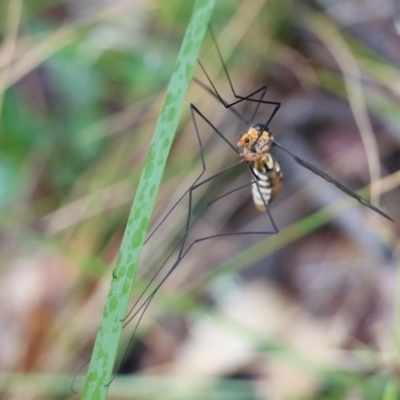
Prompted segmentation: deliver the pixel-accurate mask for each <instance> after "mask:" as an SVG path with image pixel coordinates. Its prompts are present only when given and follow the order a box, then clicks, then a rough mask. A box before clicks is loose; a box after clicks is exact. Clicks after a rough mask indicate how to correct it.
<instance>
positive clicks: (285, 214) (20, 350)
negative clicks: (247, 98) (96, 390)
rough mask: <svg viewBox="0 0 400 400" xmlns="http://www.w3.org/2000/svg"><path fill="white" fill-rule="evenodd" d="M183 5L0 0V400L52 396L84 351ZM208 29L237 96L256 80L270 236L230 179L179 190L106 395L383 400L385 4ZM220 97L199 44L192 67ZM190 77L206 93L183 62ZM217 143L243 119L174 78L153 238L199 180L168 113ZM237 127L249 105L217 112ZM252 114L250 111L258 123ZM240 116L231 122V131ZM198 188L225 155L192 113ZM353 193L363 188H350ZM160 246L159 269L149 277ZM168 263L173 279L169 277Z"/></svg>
mask: <svg viewBox="0 0 400 400" xmlns="http://www.w3.org/2000/svg"><path fill="white" fill-rule="evenodd" d="M192 5H193V3H192V2H191V1H187V2H181V1H175V0H169V1H168V2H165V1H164V2H163V1H157V0H153V1H134V0H132V1H126V0H113V1H109V0H85V1H80V2H78V1H62V0H57V1H48V0H35V1H29V2H28V1H26V2H23V1H22V0H5V2H3V4H2V13H1V14H0V19H1V23H0V35H1V47H0V133H1V136H0V138H1V139H0V140H1V149H0V151H1V157H0V182H1V186H0V207H1V228H0V229H1V232H0V237H1V242H0V246H1V264H0V265H1V266H0V299H1V301H0V369H1V372H0V393H1V398H2V399H3V398H4V399H64V398H65V399H67V398H79V395H73V394H72V392H71V389H70V385H71V383H72V380H73V378H74V375H75V374H78V377H77V379H76V383H75V389H76V390H78V391H79V390H80V388H81V382H82V379H81V376H83V375H84V371H85V369H83V370H80V368H81V366H82V365H83V364H84V363H85V362H86V361H87V360H88V358H89V357H90V354H91V350H92V347H93V344H94V340H95V335H96V332H97V327H98V324H99V321H100V318H101V313H102V309H103V306H104V301H105V297H106V295H107V290H108V288H109V284H110V280H111V278H112V269H113V267H114V265H115V260H116V257H117V255H118V250H119V246H120V243H121V239H122V236H123V233H124V229H125V224H126V221H127V218H128V214H129V210H130V207H131V204H132V201H133V198H134V195H135V188H136V186H137V183H138V179H139V176H140V173H141V168H142V164H143V161H144V159H145V157H146V153H147V150H148V145H149V143H150V140H151V135H152V132H153V130H154V127H155V124H156V120H157V117H158V114H159V112H160V109H161V106H162V102H163V98H164V94H165V88H166V85H167V84H168V81H169V78H170V75H171V73H172V71H173V65H174V61H175V59H176V57H177V54H178V51H179V47H180V43H181V40H182V37H183V35H184V32H185V28H186V25H187V23H188V20H189V17H190V13H191V9H192ZM212 27H213V31H214V33H215V35H216V37H217V42H218V45H219V47H220V49H221V52H222V55H223V58H224V60H225V62H226V65H227V69H228V70H229V73H230V77H231V79H232V81H233V82H234V86H235V89H236V91H237V93H239V94H241V95H245V94H248V93H250V92H252V91H254V90H256V89H258V88H259V87H261V86H263V85H268V93H267V97H266V99H267V100H272V101H277V102H280V103H282V106H281V108H280V110H279V112H278V114H277V115H276V117H275V118H274V119H273V121H272V123H271V124H270V128H271V129H272V131H273V132H274V135H275V138H276V139H277V141H278V142H280V143H281V144H282V145H283V146H285V147H286V148H288V149H290V150H291V151H293V152H295V153H296V154H298V155H300V156H301V157H303V158H304V159H306V160H308V161H310V162H312V163H314V164H316V165H318V166H319V167H320V168H322V169H323V170H324V171H326V172H328V173H329V174H331V175H332V176H334V177H335V178H337V179H338V180H339V181H340V182H342V183H344V184H346V185H347V186H349V187H351V188H352V189H362V188H364V191H363V192H362V194H363V195H364V196H365V197H366V198H370V199H371V201H372V202H373V203H374V204H375V205H377V206H378V207H381V208H382V209H383V210H384V211H385V212H386V213H388V214H389V215H390V216H391V217H392V218H393V219H394V221H395V222H394V223H392V222H390V221H388V220H385V219H384V218H382V217H381V216H379V215H377V214H375V213H374V212H373V211H371V210H369V209H368V208H366V207H364V206H362V205H360V204H359V203H358V202H357V201H355V200H353V199H350V198H348V197H347V196H345V195H343V194H342V193H341V192H340V191H339V190H338V189H337V188H336V187H335V186H333V185H331V184H329V183H327V182H325V181H323V180H322V179H321V178H319V177H318V176H315V175H314V174H312V173H311V172H310V171H308V170H305V169H304V168H302V167H301V166H299V165H298V164H296V163H295V162H294V161H293V160H292V159H291V158H290V157H289V156H287V155H286V154H285V153H283V152H282V151H279V149H276V150H275V149H274V150H273V151H272V152H273V154H274V156H275V157H276V158H277V159H279V161H280V163H281V166H282V169H283V171H284V186H283V189H282V192H281V194H280V195H279V196H278V197H277V198H276V200H274V202H273V203H272V205H271V207H270V211H271V215H272V217H273V219H274V221H275V223H276V225H277V226H278V228H279V230H280V232H279V234H277V235H268V234H263V235H261V234H259V235H250V234H242V235H236V236H223V234H229V233H240V232H250V231H271V230H272V224H271V221H270V219H269V218H268V216H266V215H265V214H260V213H259V212H258V211H257V210H255V208H254V206H253V203H252V199H251V194H250V188H249V187H246V188H244V189H241V190H237V191H234V192H233V193H231V194H230V195H228V196H225V197H223V198H221V199H219V200H217V201H215V202H213V203H212V204H210V205H209V206H207V207H206V205H207V204H208V203H210V202H212V201H213V200H215V199H217V198H218V197H219V196H221V195H222V194H224V193H227V192H230V191H232V190H234V189H235V188H238V187H240V186H242V185H246V183H248V182H249V180H250V179H251V175H250V174H249V171H248V170H247V169H246V168H245V166H244V165H238V166H236V167H233V168H231V169H229V171H227V172H226V173H224V174H222V175H221V176H219V177H218V178H216V179H213V180H211V181H210V183H209V184H207V185H202V186H201V187H199V188H197V189H196V190H194V191H193V203H192V213H191V220H193V219H194V218H196V216H198V215H200V214H199V211H200V210H201V209H203V208H204V207H206V209H205V212H204V213H203V214H201V215H200V216H199V218H198V220H197V222H196V224H195V226H194V227H193V229H191V230H190V234H189V236H188V239H187V243H186V246H185V249H187V248H189V246H190V243H192V242H193V241H194V240H196V239H201V238H205V237H207V236H210V235H222V236H220V237H217V238H214V239H209V240H205V241H203V242H201V243H198V244H195V245H194V246H193V247H192V248H191V249H190V250H189V251H188V253H187V255H186V256H185V257H184V258H183V260H182V261H181V262H180V264H179V266H178V268H177V269H176V271H174V272H173V274H172V275H171V277H170V278H169V279H168V281H167V282H166V283H165V284H164V285H163V286H162V289H161V290H160V291H159V293H158V294H157V296H156V297H155V299H154V301H153V302H152V305H151V307H149V309H147V311H146V313H145V317H144V318H143V320H142V321H141V324H140V325H139V328H138V330H137V331H136V335H135V340H134V341H133V343H132V344H131V346H129V348H128V350H127V345H128V342H129V340H130V338H131V335H132V331H133V329H134V327H135V322H134V321H132V322H131V323H130V324H129V325H128V326H127V328H126V329H125V330H124V337H123V339H122V342H121V346H120V347H121V351H120V358H122V361H121V362H120V363H119V366H118V374H117V375H116V377H115V379H114V381H113V383H112V385H111V387H110V394H109V398H110V399H166V398H168V399H208V398H210V399H211V398H212V399H244V400H249V399H343V398H345V399H350V398H351V399H377V398H379V399H381V398H384V399H397V398H399V396H400V389H399V387H400V386H399V384H398V382H399V367H400V365H399V354H400V331H399V329H400V326H399V324H400V320H399V308H398V306H399V301H398V300H399V297H398V294H397V293H396V292H397V290H396V289H397V286H398V282H400V281H399V279H398V268H399V261H398V257H399V249H400V248H399V244H398V230H399V222H398V221H399V219H400V212H399V207H398V204H399V200H400V190H399V185H400V172H399V167H400V157H399V156H400V152H399V143H400V133H399V132H400V113H399V111H398V110H399V106H400V71H399V65H400V51H399V48H400V36H399V35H400V10H399V3H398V2H396V1H389V0H385V1H380V2H378V1H376V0H375V1H374V0H364V1H331V0H319V1H303V2H301V3H300V2H294V1H288V0H287V1H276V0H269V1H266V0H252V1H251V2H249V1H228V0H220V1H218V2H217V6H216V8H215V10H214V14H213V18H212ZM200 59H201V61H202V64H203V65H204V66H205V68H206V70H207V72H208V73H209V75H210V77H211V79H212V80H213V82H214V84H215V85H216V86H217V88H218V90H220V93H221V95H222V96H223V97H224V98H225V99H226V100H227V101H228V102H231V101H233V100H234V97H233V96H232V93H231V91H230V88H229V85H228V81H227V77H226V76H225V75H224V74H223V71H222V68H221V63H220V61H219V59H218V56H217V52H216V48H215V45H214V44H213V41H212V40H211V37H210V34H207V37H206V39H205V42H204V46H203V50H202V53H201V55H200ZM195 76H196V78H198V79H199V80H201V81H202V82H205V83H206V82H207V80H206V78H205V76H204V74H203V72H202V71H201V69H200V68H197V69H196V71H195ZM190 103H194V104H195V105H196V107H198V108H199V109H200V110H201V112H202V113H203V114H204V115H205V116H206V117H207V118H208V119H209V121H210V122H212V124H214V126H215V127H216V128H218V130H219V131H220V132H221V133H222V134H223V135H224V137H226V138H227V140H229V141H230V142H231V143H232V144H236V141H237V139H238V137H239V136H240V134H241V133H243V132H244V131H245V130H246V127H247V126H246V124H244V123H241V122H240V121H238V119H237V118H236V117H235V116H234V115H233V114H232V113H230V112H229V111H228V110H225V109H224V107H223V106H222V105H221V104H220V103H218V101H216V100H215V99H214V98H213V97H212V96H210V94H209V93H207V92H206V91H205V90H204V89H203V88H202V87H201V86H200V85H198V84H196V82H193V83H192V85H191V87H190V90H189V93H188V95H187V101H186V105H185V107H184V108H183V110H182V118H181V124H180V128H179V130H178V132H177V136H176V140H175V143H174V146H173V149H172V151H171V155H170V159H169V162H168V165H167V168H166V170H165V174H164V179H163V184H162V187H161V189H160V192H159V196H158V200H157V204H156V207H155V210H154V217H153V222H152V228H151V229H150V232H151V231H153V230H154V229H155V228H156V227H157V226H158V225H159V224H160V222H162V221H163V218H164V216H165V215H166V213H167V212H168V210H170V209H171V208H172V206H173V205H174V204H175V203H176V201H177V200H179V198H180V197H181V196H182V195H183V194H184V193H185V192H186V191H187V190H188V188H189V187H190V186H191V185H192V184H193V183H194V182H195V180H196V178H197V177H198V176H199V174H200V172H201V171H202V166H201V158H200V149H199V144H198V141H197V139H196V135H195V130H194V125H193V122H192V117H191V113H190V109H189V104H190ZM237 109H238V111H240V112H241V113H242V114H243V115H244V116H245V118H247V119H250V118H251V115H252V113H253V111H254V105H249V104H242V105H239V106H238V107H237ZM271 110H272V108H271V107H260V110H259V112H258V113H257V121H255V122H265V121H266V120H267V118H268V116H269V115H270V112H271ZM249 115H250V117H249ZM198 122H199V124H198V126H199V134H200V135H201V140H202V143H203V149H204V151H203V153H204V158H205V163H206V172H205V173H204V175H203V176H202V179H206V178H207V177H211V176H213V174H216V173H218V171H221V170H222V169H224V168H225V167H227V166H229V165H232V163H234V162H235V161H237V160H238V158H237V155H236V154H235V152H233V151H232V149H231V148H229V146H228V145H227V144H226V143H225V142H224V141H223V140H221V139H220V138H219V137H218V135H216V133H215V132H214V131H213V130H212V129H210V126H209V125H208V124H207V123H205V122H204V121H201V119H199V121H198ZM371 181H372V182H374V185H373V186H372V187H369V184H370V182H371ZM187 215H188V199H187V197H185V198H184V199H183V200H182V201H181V203H180V204H179V205H178V206H177V207H176V208H174V211H173V212H172V213H171V214H170V215H169V217H168V219H167V220H165V222H164V223H163V224H162V225H161V226H160V228H159V229H158V230H157V231H156V233H155V234H154V235H153V236H152V237H151V239H150V240H149V241H148V242H147V244H146V246H145V248H144V251H143V255H142V260H141V266H140V271H139V279H138V282H137V285H136V287H135V289H134V294H133V296H132V304H134V302H135V298H136V297H137V296H138V295H140V293H141V292H142V290H143V288H144V287H145V285H146V283H147V282H148V280H149V279H151V277H152V276H153V275H154V271H156V270H157V269H158V268H160V266H162V265H163V263H164V261H165V260H166V259H167V257H168V255H169V254H170V253H171V250H172V249H173V248H174V246H175V245H176V243H178V242H179V240H180V239H181V238H182V235H183V234H184V233H185V225H186V221H187ZM176 258H177V254H176V252H175V253H173V254H172V256H171V257H170V258H168V259H167V263H166V264H165V266H164V268H163V272H164V273H166V272H167V271H168V268H169V267H171V265H172V264H173V261H174V260H175V259H176ZM171 263H172V264H171Z"/></svg>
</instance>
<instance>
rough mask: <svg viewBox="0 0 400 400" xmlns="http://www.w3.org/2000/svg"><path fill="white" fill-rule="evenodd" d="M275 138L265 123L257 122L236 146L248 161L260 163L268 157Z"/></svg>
mask: <svg viewBox="0 0 400 400" xmlns="http://www.w3.org/2000/svg"><path fill="white" fill-rule="evenodd" d="M273 140H274V138H273V136H272V133H271V132H270V131H269V130H268V129H265V125H262V124H256V125H254V126H252V127H251V128H250V129H249V130H248V131H247V132H245V133H243V135H242V136H241V137H240V139H239V141H238V143H237V145H236V147H237V148H238V150H239V152H240V155H241V156H242V157H243V159H244V160H245V161H246V162H248V163H258V162H262V161H264V159H265V158H266V157H268V152H269V149H270V148H271V145H272V142H273Z"/></svg>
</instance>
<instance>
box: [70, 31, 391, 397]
mask: <svg viewBox="0 0 400 400" xmlns="http://www.w3.org/2000/svg"><path fill="white" fill-rule="evenodd" d="M209 32H210V34H211V37H212V40H213V42H214V45H215V49H216V50H217V53H218V57H219V59H220V61H221V64H222V66H223V69H224V72H225V76H226V78H227V80H228V83H229V86H230V88H231V91H232V93H233V95H234V97H235V98H236V100H235V101H234V102H232V103H228V102H226V101H225V100H224V99H223V98H222V97H221V96H220V94H219V92H218V91H217V89H216V87H215V85H214V83H213V82H212V80H211V79H210V77H209V76H208V74H207V72H206V69H205V68H204V67H203V65H202V63H201V62H200V60H199V65H200V67H201V69H202V70H203V72H204V74H205V75H206V77H207V80H208V82H209V84H210V86H211V87H209V86H207V85H205V84H204V83H203V82H201V81H200V80H198V79H196V78H194V80H195V82H197V83H198V84H199V85H201V86H202V87H203V88H204V89H205V90H206V91H207V92H208V93H209V94H210V95H211V96H213V97H214V98H216V99H217V100H218V101H219V102H220V103H221V104H222V105H223V106H224V107H225V108H226V109H228V110H229V111H230V112H231V113H233V114H234V116H235V117H236V118H237V119H238V120H239V121H241V122H243V123H245V124H246V125H247V126H248V127H249V128H248V129H247V130H246V131H245V132H244V133H243V134H242V135H241V136H240V137H239V140H238V141H237V142H236V143H235V144H232V143H231V142H230V141H229V140H228V139H227V137H226V136H225V135H223V134H222V132H221V131H220V130H219V129H218V128H217V127H216V126H215V125H214V124H213V123H212V122H211V121H210V119H208V118H207V117H206V116H205V115H204V114H203V113H202V112H201V111H200V110H199V108H198V107H197V106H195V105H194V104H190V112H191V117H192V122H193V127H194V133H195V137H196V142H197V145H198V147H199V154H200V163H201V171H200V172H199V174H198V176H197V177H196V178H195V179H194V181H193V183H192V184H191V185H190V186H189V188H188V189H187V190H186V191H185V192H184V193H183V194H182V195H181V196H180V197H179V198H178V200H177V201H176V203H175V204H174V205H173V206H172V207H171V209H170V210H169V211H168V212H167V213H166V214H165V215H164V217H163V218H162V219H161V221H160V222H159V223H158V224H156V226H155V228H154V229H153V231H152V232H151V233H150V235H149V236H148V237H147V239H146V241H145V246H149V243H152V241H153V246H155V247H157V246H158V243H154V235H155V234H156V233H157V232H158V231H159V230H160V228H161V227H162V226H164V224H166V223H167V222H168V221H169V220H171V215H172V213H173V212H174V210H175V209H176V208H177V207H178V205H180V204H182V202H183V201H184V200H185V199H186V200H187V201H188V205H187V214H186V221H185V223H184V225H185V226H184V229H183V233H182V235H181V236H180V239H179V240H178V241H177V242H176V243H175V245H174V246H172V249H171V251H170V252H169V254H168V255H167V256H166V258H165V259H164V261H163V262H161V264H160V265H159V266H158V267H157V268H156V270H155V271H154V272H153V275H152V277H151V278H150V279H149V280H148V283H147V284H146V285H145V288H144V290H143V291H142V292H141V294H140V295H139V297H138V298H137V299H136V301H135V302H134V304H133V306H132V307H131V309H130V310H129V311H128V313H127V315H126V317H125V318H124V319H123V320H122V321H121V323H122V324H123V326H124V327H126V326H127V325H128V324H129V323H131V322H132V321H133V320H135V324H134V328H133V333H132V335H131V337H130V340H129V343H128V345H127V347H126V349H125V351H124V352H123V355H122V359H121V360H120V361H119V362H118V363H117V365H116V371H118V368H119V367H120V366H121V365H122V362H123V361H124V359H125V358H126V357H127V355H128V350H129V348H130V346H131V344H132V342H133V341H134V339H135V338H136V335H137V330H138V327H139V324H140V322H141V320H142V318H143V316H144V314H145V312H146V310H147V309H148V307H149V305H150V303H151V301H152V300H153V298H154V296H155V295H156V294H157V292H158V291H159V290H160V289H161V287H162V285H163V284H164V283H165V282H166V280H167V279H168V278H169V277H170V276H171V274H172V273H173V272H174V271H175V270H176V269H177V268H178V266H179V265H180V264H181V263H182V261H183V260H184V259H185V257H186V256H187V255H188V253H189V252H190V251H191V250H192V249H193V248H194V247H195V246H196V245H198V244H199V243H202V242H206V241H210V240H213V239H218V238H222V237H232V236H240V235H266V236H268V235H273V234H277V233H278V232H279V230H278V228H277V225H276V224H275V221H274V219H273V218H272V215H271V213H270V207H269V205H270V204H271V202H272V201H273V200H274V199H275V197H276V196H277V195H278V193H279V191H280V189H281V186H282V171H281V167H280V164H279V162H278V160H277V159H276V158H275V157H274V156H273V155H271V153H270V150H271V148H272V147H273V146H276V147H279V148H280V149H281V150H283V151H284V152H285V153H287V154H288V155H289V156H291V157H292V158H293V159H294V160H295V161H296V162H297V163H298V164H300V165H301V166H303V167H305V168H307V169H309V170H310V171H312V172H314V173H315V174H317V175H319V176H320V177H322V178H323V179H325V180H327V181H328V182H330V183H333V184H334V185H335V186H337V187H338V188H339V189H340V190H342V191H343V192H345V193H346V194H348V195H349V196H351V197H353V198H355V199H357V200H358V201H359V202H360V203H362V204H364V205H366V206H367V207H369V208H371V209H372V210H374V211H375V212H377V213H378V214H380V215H382V216H383V217H385V218H387V219H389V220H391V221H392V219H391V218H390V217H389V216H388V215H387V214H385V213H384V212H383V211H382V210H380V209H379V208H377V207H375V206H374V205H372V204H371V203H369V202H368V201H367V200H365V199H363V198H362V197H361V196H359V195H358V194H357V193H355V192H353V191H352V190H351V189H349V188H347V187H346V186H344V185H342V184H341V183H339V182H338V181H336V180H335V179H334V178H332V177H331V176H329V175H328V174H326V173H325V172H323V171H321V170H320V169H318V168H317V167H316V166H314V165H312V164H311V163H309V162H307V161H305V160H303V159H302V158H300V157H298V156H297V155H295V154H294V153H292V152H291V151H289V150H288V149H286V148H285V147H283V146H282V145H281V144H279V143H278V142H277V141H276V140H275V139H274V137H273V134H272V133H271V131H270V129H269V128H268V125H269V123H270V122H271V120H272V119H273V117H274V116H275V114H276V112H277V111H278V109H279V108H280V106H281V104H280V103H279V102H275V101H269V100H265V99H264V97H265V96H266V93H267V87H266V86H263V87H261V88H259V89H257V90H255V91H253V92H252V93H250V94H249V95H247V96H240V95H238V94H236V92H235V90H234V87H233V84H232V82H231V78H230V76H229V73H228V70H227V68H226V65H225V63H224V61H223V58H222V55H221V52H220V49H219V47H218V45H217V41H216V39H215V36H214V34H213V32H212V30H211V29H210V30H209ZM240 103H242V104H243V103H245V104H247V103H248V104H255V105H256V107H255V110H254V112H253V113H252V115H251V118H250V119H249V120H247V119H246V118H245V117H244V116H243V115H242V114H241V113H239V112H238V111H237V110H236V109H235V106H236V105H238V104H240ZM262 104H265V105H269V106H272V107H273V110H272V112H271V114H270V116H269V118H268V119H267V121H266V122H265V123H257V124H251V121H253V120H254V118H255V116H256V114H257V111H258V109H259V107H260V105H262ZM200 120H201V121H203V122H205V123H206V124H207V125H208V126H209V127H210V128H211V129H212V131H213V132H214V133H215V134H216V135H217V137H219V138H220V139H222V141H223V142H224V143H225V145H227V146H228V147H229V148H230V149H231V150H232V151H234V152H235V153H236V154H237V156H238V160H237V162H235V163H233V164H231V165H229V166H227V167H226V168H224V169H222V170H220V171H218V172H216V173H214V174H213V175H211V176H210V177H208V178H204V174H205V172H206V171H207V162H206V158H205V150H204V145H203V141H202V136H201V134H200V128H199V121H200ZM243 163H245V164H247V166H248V168H249V170H250V173H251V174H252V176H253V178H254V179H252V180H249V182H248V183H246V184H244V185H241V186H238V187H235V188H233V189H230V190H228V191H227V192H225V193H223V194H221V195H218V196H217V197H211V198H209V199H208V200H207V201H206V202H205V204H204V205H203V207H202V208H201V209H200V210H199V211H198V212H197V213H194V208H195V207H194V204H193V196H194V194H195V193H196V191H197V190H198V189H199V188H202V187H204V185H205V184H207V183H209V182H210V181H212V180H214V179H216V178H218V177H220V176H223V175H224V174H226V173H228V172H229V171H230V170H232V168H235V167H236V166H238V164H243ZM250 186H251V191H252V196H253V200H254V203H255V205H256V207H257V209H258V210H260V211H263V212H264V213H265V214H266V216H267V219H268V220H269V222H270V225H272V228H271V229H255V230H244V231H239V232H225V233H215V234H210V235H207V236H198V237H196V238H194V239H192V240H189V233H191V232H192V231H193V230H194V228H195V226H196V224H197V223H198V221H199V220H200V219H201V217H202V216H203V215H204V213H205V212H206V211H207V210H208V209H210V208H211V207H212V206H213V205H214V204H216V203H217V202H221V201H222V200H223V199H224V198H226V197H227V196H231V195H235V194H236V193H237V192H238V191H240V190H248V189H249V187H250ZM113 278H114V279H118V277H117V275H115V274H113ZM87 363H88V362H87ZM87 363H86V364H87ZM86 364H85V365H86ZM85 365H84V366H85ZM84 366H83V367H84ZM83 367H82V368H83ZM116 373H117V372H115V374H114V376H113V377H112V379H111V381H110V382H105V384H106V385H109V384H110V383H111V382H112V380H113V379H114V377H115V375H116ZM72 389H73V387H72Z"/></svg>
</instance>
